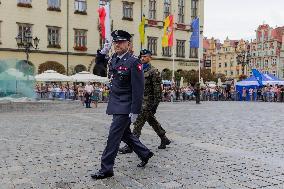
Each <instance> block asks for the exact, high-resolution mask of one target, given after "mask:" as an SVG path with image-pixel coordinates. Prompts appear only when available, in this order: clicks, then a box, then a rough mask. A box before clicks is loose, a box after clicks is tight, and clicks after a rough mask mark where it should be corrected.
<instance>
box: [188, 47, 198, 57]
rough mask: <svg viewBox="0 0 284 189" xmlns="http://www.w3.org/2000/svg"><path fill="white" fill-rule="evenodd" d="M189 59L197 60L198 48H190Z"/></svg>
mask: <svg viewBox="0 0 284 189" xmlns="http://www.w3.org/2000/svg"><path fill="white" fill-rule="evenodd" d="M189 58H198V48H190V51H189Z"/></svg>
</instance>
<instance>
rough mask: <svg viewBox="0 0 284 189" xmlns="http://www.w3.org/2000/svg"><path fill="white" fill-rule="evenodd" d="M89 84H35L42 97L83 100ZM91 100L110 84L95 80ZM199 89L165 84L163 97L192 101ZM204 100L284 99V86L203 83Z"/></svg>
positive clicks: (105, 94)
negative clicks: (239, 85)
mask: <svg viewBox="0 0 284 189" xmlns="http://www.w3.org/2000/svg"><path fill="white" fill-rule="evenodd" d="M85 86H86V85H85V84H84V83H80V84H75V85H68V84H56V83H50V84H43V83H42V84H37V85H36V86H35V92H36V97H37V98H38V99H61V100H68V99H69V100H80V101H81V102H82V103H83V104H84V103H85V100H86V94H87V91H86V89H85ZM92 87H93V91H92V92H91V94H90V95H89V96H90V100H91V101H92V102H93V103H94V104H95V106H96V104H97V103H98V102H108V98H109V87H108V86H107V85H106V84H100V83H94V84H92ZM195 90H196V89H195V88H194V87H193V86H191V85H188V86H186V87H172V86H170V85H164V86H162V101H163V102H174V101H191V100H195V94H196V91H195ZM200 99H201V101H240V100H241V101H264V102H284V86H279V85H274V86H273V85H267V86H264V87H262V88H249V89H247V88H243V89H242V90H241V91H238V90H236V88H235V87H234V86H233V85H224V86H221V87H220V86H208V85H206V86H203V87H201V90H200Z"/></svg>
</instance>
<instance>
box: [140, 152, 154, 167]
mask: <svg viewBox="0 0 284 189" xmlns="http://www.w3.org/2000/svg"><path fill="white" fill-rule="evenodd" d="M153 155H154V153H153V152H150V153H149V154H148V156H147V157H146V158H145V159H143V160H142V161H141V162H140V163H139V164H138V165H137V167H145V165H147V163H148V161H149V159H150V158H151V157H153Z"/></svg>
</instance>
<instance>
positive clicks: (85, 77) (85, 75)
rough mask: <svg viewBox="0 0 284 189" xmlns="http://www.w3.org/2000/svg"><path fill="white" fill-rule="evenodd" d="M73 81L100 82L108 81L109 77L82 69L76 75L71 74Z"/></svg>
mask: <svg viewBox="0 0 284 189" xmlns="http://www.w3.org/2000/svg"><path fill="white" fill-rule="evenodd" d="M70 77H71V79H72V81H75V82H88V81H90V82H98V83H107V82H108V78H107V77H101V76H98V75H94V74H91V73H90V72H87V71H82V72H79V73H76V74H75V75H72V76H70Z"/></svg>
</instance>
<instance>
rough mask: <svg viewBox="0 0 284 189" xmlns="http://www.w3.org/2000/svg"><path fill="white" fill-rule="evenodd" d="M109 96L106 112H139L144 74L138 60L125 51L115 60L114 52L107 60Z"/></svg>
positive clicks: (110, 113)
mask: <svg viewBox="0 0 284 189" xmlns="http://www.w3.org/2000/svg"><path fill="white" fill-rule="evenodd" d="M109 78H110V96H109V102H108V106H107V110H106V113H107V114H109V115H112V114H129V113H133V114H139V113H140V112H141V108H142V101H143V94H144V74H143V70H142V65H141V62H140V60H139V59H138V58H137V57H135V56H132V55H131V54H130V53H126V54H125V55H124V56H123V57H122V58H121V59H119V60H118V62H117V56H116V54H114V55H113V56H112V57H111V59H110V61H109Z"/></svg>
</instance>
